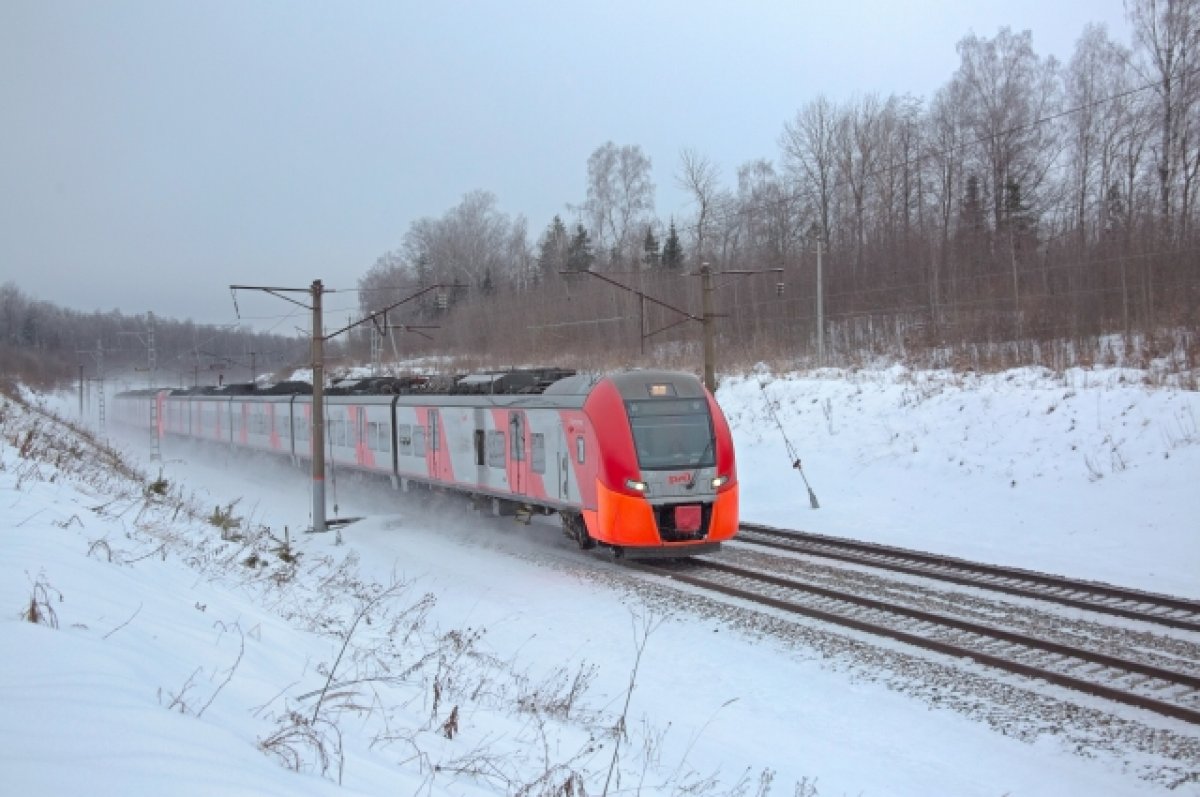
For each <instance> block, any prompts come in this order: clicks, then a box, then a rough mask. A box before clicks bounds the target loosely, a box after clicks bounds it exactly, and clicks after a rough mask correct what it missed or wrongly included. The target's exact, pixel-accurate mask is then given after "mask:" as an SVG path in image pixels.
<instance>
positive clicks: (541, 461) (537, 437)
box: [529, 432, 546, 473]
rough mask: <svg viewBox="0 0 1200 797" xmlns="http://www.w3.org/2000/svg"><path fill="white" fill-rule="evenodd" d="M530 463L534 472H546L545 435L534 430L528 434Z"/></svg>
mask: <svg viewBox="0 0 1200 797" xmlns="http://www.w3.org/2000/svg"><path fill="white" fill-rule="evenodd" d="M529 448H530V454H531V456H530V465H531V466H532V467H533V472H534V473H545V472H546V435H544V434H540V433H538V432H534V433H533V434H531V435H529Z"/></svg>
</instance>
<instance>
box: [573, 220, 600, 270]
mask: <svg viewBox="0 0 1200 797" xmlns="http://www.w3.org/2000/svg"><path fill="white" fill-rule="evenodd" d="M595 260H596V256H595V255H594V254H592V238H591V236H590V235H588V231H587V230H586V229H584V226H583V225H582V224H580V225H578V226H577V227H576V228H575V237H573V238H572V239H571V245H570V247H569V248H568V249H567V270H568V271H590V270H591V268H592V263H593V262H595Z"/></svg>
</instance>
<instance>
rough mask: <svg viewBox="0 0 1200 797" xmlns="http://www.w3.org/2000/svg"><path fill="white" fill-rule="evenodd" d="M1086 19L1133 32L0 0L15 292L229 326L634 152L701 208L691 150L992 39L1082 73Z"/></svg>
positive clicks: (576, 194) (953, 2) (1034, 9)
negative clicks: (464, 214) (421, 237)
mask: <svg viewBox="0 0 1200 797" xmlns="http://www.w3.org/2000/svg"><path fill="white" fill-rule="evenodd" d="M1088 22H1100V23H1104V24H1106V25H1107V26H1108V29H1109V33H1110V35H1111V36H1112V37H1113V38H1114V39H1117V40H1118V41H1122V42H1125V43H1128V41H1129V34H1128V27H1127V25H1126V23H1125V21H1124V13H1123V9H1122V4H1121V0H1003V2H992V0H986V1H984V0H907V1H906V2H892V1H891V0H871V1H870V2H865V1H864V2H856V1H855V0H835V1H834V2H821V3H816V2H799V1H798V0H793V2H733V0H730V2H703V1H702V0H670V1H669V2H668V1H666V0H663V1H651V0H644V1H643V2H615V1H606V2H574V1H573V0H554V1H553V2H525V1H523V0H513V1H509V2H471V3H467V2H428V1H427V2H423V3H412V2H402V1H401V0H394V1H393V2H378V3H371V2H353V3H336V2H298V1H292V0H289V1H288V2H282V1H281V2H248V1H242V0H238V1H237V2H187V3H183V2H174V1H173V0H144V2H121V1H119V0H118V1H115V2H93V1H92V0H86V1H84V2H59V1H57V0H0V109H2V111H0V114H2V115H0V119H2V120H3V124H2V125H0V283H2V282H5V281H9V280H12V281H14V282H15V283H16V284H17V285H18V287H19V288H20V289H21V290H22V291H23V292H24V293H26V294H28V295H30V296H33V297H35V298H38V299H45V300H48V301H51V302H54V303H56V304H59V305H62V306H66V307H70V308H73V309H78V310H83V311H92V310H97V309H98V310H105V311H107V310H111V309H114V308H115V309H119V310H120V311H121V312H123V313H126V314H138V313H143V312H146V311H147V310H153V311H154V312H156V313H158V314H160V315H166V316H171V317H175V318H180V319H183V318H192V319H194V320H195V321H198V322H203V323H228V322H231V321H234V320H235V315H234V307H233V303H232V301H231V300H230V298H229V290H228V286H229V285H230V284H231V283H248V284H259V285H281V286H293V287H305V286H307V285H309V284H310V283H311V282H312V280H314V279H318V278H320V279H323V280H324V281H325V284H326V285H328V286H332V287H335V288H353V287H354V286H355V283H356V281H357V279H358V277H359V276H361V275H362V274H363V273H364V272H365V271H366V270H367V269H368V268H369V267H370V266H371V265H372V263H374V261H375V259H376V258H377V257H378V256H379V255H380V254H382V253H383V252H385V251H387V250H389V249H394V248H396V247H398V246H399V245H400V244H401V242H402V240H403V237H404V234H405V232H406V231H407V229H408V227H409V224H410V223H411V222H412V221H413V220H415V219H418V218H420V217H422V216H440V215H442V214H443V213H444V212H445V211H446V210H447V209H449V208H450V207H452V206H453V205H455V204H457V203H458V202H459V200H460V199H461V198H462V196H463V195H464V194H465V193H467V192H469V191H472V190H475V189H485V190H488V191H491V192H493V193H494V194H496V196H497V197H498V199H499V205H500V209H501V210H503V211H504V212H506V213H509V214H510V215H513V216H516V215H518V214H521V215H524V216H525V217H526V218H527V219H528V222H529V232H530V238H531V240H536V238H537V236H538V235H540V234H541V232H542V231H543V230H544V229H545V227H546V224H547V223H548V222H549V221H550V219H551V217H552V216H553V215H554V214H555V213H563V214H564V217H567V218H568V220H569V214H568V212H567V209H566V204H567V203H579V202H580V201H582V200H583V198H584V196H585V194H586V177H587V158H588V155H589V154H591V152H592V151H593V150H595V149H596V147H598V146H600V145H601V144H603V143H605V142H606V141H610V140H611V141H613V142H615V143H616V144H618V145H626V144H636V145H639V146H641V147H642V149H643V150H644V151H645V153H646V154H647V155H648V156H649V157H650V158H651V160H652V162H653V167H654V181H655V183H656V185H657V186H658V192H657V214H658V215H659V216H660V217H661V218H664V219H665V218H667V217H669V216H672V215H674V216H676V217H677V218H683V217H686V216H687V214H688V212H689V208H688V207H687V205H686V200H685V199H684V198H683V196H682V195H681V194H680V193H679V191H678V189H677V188H676V187H675V185H674V182H675V181H674V177H673V175H674V172H675V171H676V168H677V165H678V158H679V152H680V150H681V149H683V148H685V147H688V148H694V149H696V150H697V151H699V152H700V153H702V154H704V155H707V156H708V157H709V158H711V159H712V160H713V161H714V162H715V163H716V164H718V166H719V167H720V169H721V171H722V177H723V179H724V180H725V181H726V182H727V183H730V182H732V180H733V178H734V175H735V172H736V169H737V167H738V166H739V165H741V164H742V163H744V162H746V161H747V160H750V159H753V158H760V157H762V158H768V159H771V160H777V159H778V156H779V150H778V145H777V142H778V138H779V135H780V133H781V132H782V130H783V125H784V123H785V122H786V121H788V120H789V119H791V118H793V117H794V116H795V113H796V111H797V110H798V109H799V107H800V106H801V105H802V104H803V103H805V102H806V101H808V100H810V99H812V98H814V97H815V96H817V95H818V94H821V93H824V94H825V95H827V96H828V97H830V98H831V99H835V100H845V99H848V98H850V97H852V96H854V95H856V94H865V93H868V92H878V93H880V94H883V95H886V94H889V93H897V94H903V93H911V94H914V95H916V96H919V97H923V98H926V99H928V98H929V97H931V96H932V94H933V92H934V91H936V89H937V88H939V87H940V86H942V85H943V84H945V83H946V82H947V81H948V80H949V79H950V77H951V76H952V74H953V73H954V70H955V69H956V68H957V65H958V56H957V53H956V51H955V44H956V43H957V42H958V41H959V40H960V39H961V38H962V37H963V36H965V35H966V34H968V33H970V32H974V33H976V34H978V35H980V36H987V37H990V36H994V35H995V33H996V31H997V30H998V29H999V27H1000V26H1004V25H1007V26H1009V27H1011V28H1013V29H1014V30H1026V29H1028V30H1031V31H1032V32H1033V42H1034V48H1035V49H1036V50H1037V52H1038V53H1039V54H1040V55H1054V56H1056V57H1057V58H1059V60H1060V61H1063V62H1066V61H1067V60H1069V58H1070V55H1071V52H1072V51H1073V48H1074V44H1075V41H1076V40H1077V38H1078V37H1079V35H1080V34H1081V33H1082V31H1083V28H1084V25H1085V24H1086V23H1088ZM355 304H356V300H355V298H354V295H353V294H346V295H344V296H340V297H331V299H330V300H329V305H330V306H331V307H332V308H333V309H334V310H335V311H338V312H341V310H342V309H346V308H351V307H353V306H354V305H355ZM240 305H241V310H242V314H243V317H253V318H255V319H256V320H255V321H254V322H253V323H254V324H255V326H256V327H258V328H260V329H265V328H269V327H271V326H274V325H277V331H279V332H281V333H285V334H292V333H293V332H294V328H293V327H294V324H293V322H292V321H291V320H285V319H282V318H280V319H279V320H278V321H276V320H270V319H269V318H261V319H259V318H258V317H281V316H284V315H286V314H287V313H289V312H291V311H293V310H295V309H297V308H293V307H291V306H290V305H287V304H286V303H284V302H281V301H280V300H278V299H273V298H271V297H246V298H243V299H240ZM346 312H349V310H348V309H346Z"/></svg>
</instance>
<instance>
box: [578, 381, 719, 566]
mask: <svg viewBox="0 0 1200 797" xmlns="http://www.w3.org/2000/svg"><path fill="white" fill-rule="evenodd" d="M583 411H584V414H585V415H586V416H587V418H588V419H589V420H590V422H591V426H592V429H593V431H594V433H595V435H596V438H597V441H598V443H599V445H598V446H597V448H598V449H599V461H598V462H597V473H596V500H595V504H594V508H593V507H587V506H585V508H584V511H583V517H584V521H585V522H586V524H587V528H588V531H589V533H590V535H591V536H592V537H593V538H594V539H595V540H597V541H598V542H601V543H604V544H607V545H611V546H614V547H615V548H617V549H618V551H619V552H621V553H624V554H627V555H630V556H639V555H640V556H653V555H659V556H662V555H666V556H689V555H692V554H697V553H703V552H705V551H708V550H712V549H715V548H716V547H718V545H719V544H720V543H721V542H723V541H725V540H728V539H730V538H731V537H733V535H734V534H735V533H736V532H737V527H738V482H737V468H736V464H735V461H734V453H733V439H732V436H731V435H730V432H729V424H728V423H727V422H726V420H725V416H724V415H723V414H722V412H721V409H720V407H718V406H717V403H716V401H715V400H714V399H713V397H712V395H711V394H710V393H709V392H708V391H707V390H706V389H705V388H704V385H703V384H702V383H701V382H700V380H698V379H696V378H695V377H694V376H692V375H690V374H679V373H671V372H667V371H634V372H630V373H623V374H618V375H615V376H610V377H607V378H605V379H602V380H601V381H600V382H598V383H597V384H596V386H595V387H594V388H593V389H592V391H591V392H590V394H589V395H588V398H587V400H586V401H585V402H584V405H583ZM589 503H590V502H589Z"/></svg>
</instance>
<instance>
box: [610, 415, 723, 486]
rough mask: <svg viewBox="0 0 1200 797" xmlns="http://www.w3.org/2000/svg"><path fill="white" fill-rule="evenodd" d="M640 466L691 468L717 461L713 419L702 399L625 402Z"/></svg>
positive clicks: (643, 467) (671, 468)
mask: <svg viewBox="0 0 1200 797" xmlns="http://www.w3.org/2000/svg"><path fill="white" fill-rule="evenodd" d="M626 408H627V410H628V412H629V425H630V428H631V430H632V431H633V441H634V445H635V446H636V448H637V456H638V465H639V466H640V467H641V468H642V469H643V470H694V469H696V468H711V467H713V466H714V465H715V464H716V458H715V454H716V452H715V450H714V444H713V443H714V439H713V428H712V419H711V418H710V416H709V411H708V404H707V402H705V401H703V400H694V399H678V400H672V399H666V400H662V399H660V400H657V401H655V400H653V399H651V400H649V401H629V402H626Z"/></svg>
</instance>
